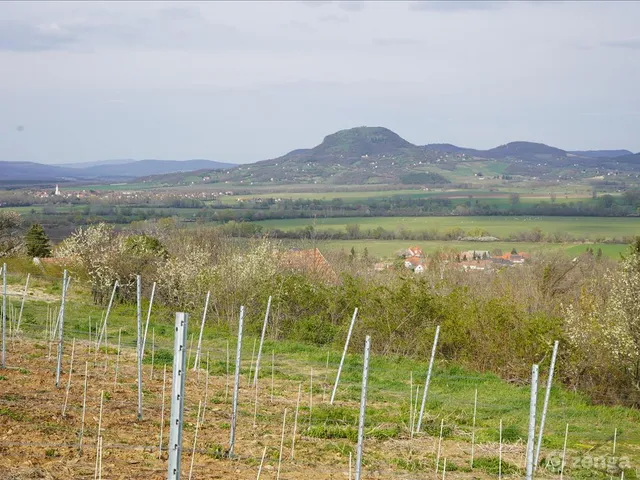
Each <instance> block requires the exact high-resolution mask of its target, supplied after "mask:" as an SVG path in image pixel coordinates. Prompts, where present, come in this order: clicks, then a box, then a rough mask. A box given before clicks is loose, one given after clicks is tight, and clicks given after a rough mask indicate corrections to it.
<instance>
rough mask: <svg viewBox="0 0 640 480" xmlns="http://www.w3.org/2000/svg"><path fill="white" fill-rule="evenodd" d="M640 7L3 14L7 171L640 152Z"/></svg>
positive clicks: (1, 96) (116, 7) (82, 6)
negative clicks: (533, 145)
mask: <svg viewBox="0 0 640 480" xmlns="http://www.w3.org/2000/svg"><path fill="white" fill-rule="evenodd" d="M639 24H640V2H613V1H606V2H595V1H592V2H586V1H585V2H577V1H576V2H559V1H521V2H508V1H500V2H479V1H470V2H407V1H390V2H383V1H376V2H357V1H320V0H318V1H292V0H291V1H282V2H268V1H260V2H250V1H235V2H222V1H220V2H214V1H211V2H202V3H197V2H175V3H172V2H153V1H144V2H132V1H130V2H104V3H101V2H80V1H70V2H56V1H46V2H42V3H39V2H36V1H24V2H10V1H3V2H0V160H4V161H34V162H41V163H70V162H87V161H96V160H106V159H122V158H133V159H143V158H156V159H176V160H180V159H189V158H206V159H210V160H217V161H226V162H234V163H246V162H253V161H258V160H264V159H268V158H274V157H277V156H280V155H283V154H285V153H287V152H289V151H291V150H294V149H297V148H308V147H313V146H315V145H317V144H319V143H320V142H321V141H322V139H323V138H324V136H325V135H328V134H330V133H333V132H335V131H338V130H341V129H344V128H351V127H357V126H363V125H366V126H383V127H387V128H389V129H391V130H393V131H395V132H396V133H398V134H399V135H400V136H402V137H403V138H405V139H407V140H408V141H410V142H412V143H415V144H427V143H453V144H456V145H459V146H465V147H474V148H491V147H494V146H497V145H501V144H504V143H507V142H510V141H516V140H527V141H534V142H542V143H546V144H549V145H553V146H556V147H559V148H563V149H567V150H578V149H580V150H587V149H612V148H626V149H629V150H632V151H633V152H638V151H640V135H638V133H639V132H640V128H639V127H640V87H638V86H639V85H640V29H639V28H638V25H639Z"/></svg>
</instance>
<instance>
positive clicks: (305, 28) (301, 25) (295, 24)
mask: <svg viewBox="0 0 640 480" xmlns="http://www.w3.org/2000/svg"><path fill="white" fill-rule="evenodd" d="M285 26H286V27H288V28H291V29H293V30H297V31H299V32H305V33H313V32H315V31H316V29H315V27H314V26H313V25H310V24H308V23H306V22H300V21H298V20H291V21H290V22H289V23H288V24H286V25H285Z"/></svg>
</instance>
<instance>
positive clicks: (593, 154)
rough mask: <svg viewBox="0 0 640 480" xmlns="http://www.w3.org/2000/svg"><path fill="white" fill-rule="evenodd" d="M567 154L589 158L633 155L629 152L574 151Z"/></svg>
mask: <svg viewBox="0 0 640 480" xmlns="http://www.w3.org/2000/svg"><path fill="white" fill-rule="evenodd" d="M567 153H570V154H572V155H577V156H578V157H589V158H616V157H621V156H623V155H632V152H630V151H629V150H573V151H570V152H567Z"/></svg>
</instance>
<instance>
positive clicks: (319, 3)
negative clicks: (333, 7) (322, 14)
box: [298, 0, 333, 8]
mask: <svg viewBox="0 0 640 480" xmlns="http://www.w3.org/2000/svg"><path fill="white" fill-rule="evenodd" d="M298 3H301V4H302V5H304V6H306V7H311V8H317V7H323V6H325V5H329V4H331V3H333V2H332V1H325V0H307V1H305V0H301V1H300V2H298Z"/></svg>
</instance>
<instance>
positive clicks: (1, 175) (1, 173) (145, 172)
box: [0, 160, 235, 182]
mask: <svg viewBox="0 0 640 480" xmlns="http://www.w3.org/2000/svg"><path fill="white" fill-rule="evenodd" d="M119 162H120V161H113V162H108V163H104V164H97V165H93V166H77V165H75V166H73V165H45V164H41V163H33V162H0V181H5V182H6V181H30V180H33V181H49V182H66V181H80V180H95V181H107V180H131V179H134V178H137V177H142V176H149V175H162V174H167V173H176V172H190V171H194V170H203V169H206V170H215V169H221V168H231V167H234V166H235V165H234V164H231V163H220V162H214V161H211V160H185V161H179V160H137V161H133V160H129V161H126V163H119Z"/></svg>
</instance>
